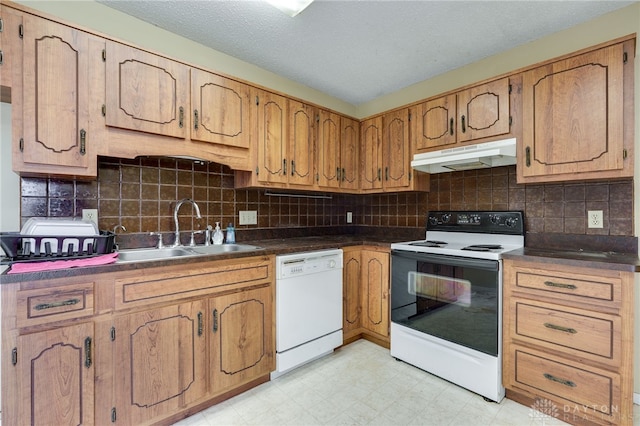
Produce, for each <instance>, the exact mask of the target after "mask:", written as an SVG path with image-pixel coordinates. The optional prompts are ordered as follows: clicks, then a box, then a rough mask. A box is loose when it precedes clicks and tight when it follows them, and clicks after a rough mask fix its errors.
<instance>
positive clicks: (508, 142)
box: [411, 138, 516, 173]
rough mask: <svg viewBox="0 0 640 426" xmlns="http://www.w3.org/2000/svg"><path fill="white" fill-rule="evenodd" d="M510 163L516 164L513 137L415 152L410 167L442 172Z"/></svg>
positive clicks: (514, 140) (430, 171)
mask: <svg viewBox="0 0 640 426" xmlns="http://www.w3.org/2000/svg"><path fill="white" fill-rule="evenodd" d="M510 164H516V139H515V138H511V139H504V140H500V141H493V142H485V143H481V144H477V145H466V146H460V147H456V148H449V149H443V150H440V151H431V152H425V153H423V154H416V155H414V156H413V161H412V162H411V167H412V168H414V169H416V170H419V171H421V172H425V173H443V172H453V171H458V170H473V169H483V168H487V167H498V166H507V165H510Z"/></svg>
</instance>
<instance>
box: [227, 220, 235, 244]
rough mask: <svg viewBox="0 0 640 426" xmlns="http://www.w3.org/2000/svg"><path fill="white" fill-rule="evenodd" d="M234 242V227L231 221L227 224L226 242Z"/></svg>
mask: <svg viewBox="0 0 640 426" xmlns="http://www.w3.org/2000/svg"><path fill="white" fill-rule="evenodd" d="M235 243H236V229H235V228H234V227H233V223H230V224H229V225H227V244H235Z"/></svg>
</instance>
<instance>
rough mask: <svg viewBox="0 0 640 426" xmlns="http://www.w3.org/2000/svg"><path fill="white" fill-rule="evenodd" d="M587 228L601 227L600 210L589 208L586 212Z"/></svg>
mask: <svg viewBox="0 0 640 426" xmlns="http://www.w3.org/2000/svg"><path fill="white" fill-rule="evenodd" d="M587 220H588V221H589V228H602V210H589V211H588V212H587Z"/></svg>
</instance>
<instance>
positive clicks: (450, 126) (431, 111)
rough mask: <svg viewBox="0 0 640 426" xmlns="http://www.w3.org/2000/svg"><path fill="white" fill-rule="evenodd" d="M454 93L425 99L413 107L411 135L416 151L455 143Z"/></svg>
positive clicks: (444, 146)
mask: <svg viewBox="0 0 640 426" xmlns="http://www.w3.org/2000/svg"><path fill="white" fill-rule="evenodd" d="M455 117H456V95H455V94H453V95H449V96H444V97H442V98H438V99H433V100H431V101H427V102H425V103H423V104H421V105H417V106H416V107H414V108H413V112H412V125H413V135H414V136H413V137H414V139H415V143H416V149H417V150H418V151H422V150H428V149H431V148H440V149H442V148H446V147H447V145H453V144H455V143H456V140H457V139H456V126H457V125H456V120H455Z"/></svg>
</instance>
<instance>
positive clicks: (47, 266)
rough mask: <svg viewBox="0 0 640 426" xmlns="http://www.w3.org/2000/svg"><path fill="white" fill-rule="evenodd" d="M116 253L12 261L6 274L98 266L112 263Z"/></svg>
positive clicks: (116, 256)
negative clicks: (30, 261)
mask: <svg viewBox="0 0 640 426" xmlns="http://www.w3.org/2000/svg"><path fill="white" fill-rule="evenodd" d="M117 258H118V253H110V254H103V255H101V256H96V257H88V258H86V259H71V260H54V261H51V262H32V263H14V264H13V265H11V269H10V270H9V271H7V274H24V273H27V272H41V271H53V270H56V269H67V268H77V267H80V266H98V265H108V264H109V263H114V262H115V261H116V259H117Z"/></svg>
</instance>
